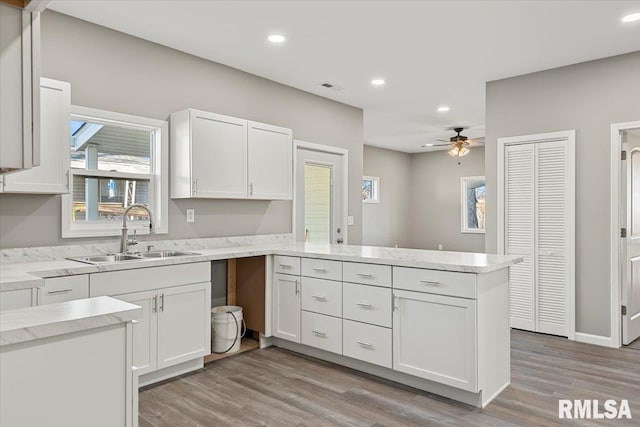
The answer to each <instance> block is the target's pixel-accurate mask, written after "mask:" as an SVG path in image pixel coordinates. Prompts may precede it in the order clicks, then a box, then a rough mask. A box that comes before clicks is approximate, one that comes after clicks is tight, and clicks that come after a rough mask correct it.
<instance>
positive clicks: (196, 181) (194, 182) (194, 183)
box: [193, 179, 198, 194]
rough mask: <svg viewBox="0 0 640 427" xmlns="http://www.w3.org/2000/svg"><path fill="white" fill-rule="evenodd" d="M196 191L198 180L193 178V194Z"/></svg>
mask: <svg viewBox="0 0 640 427" xmlns="http://www.w3.org/2000/svg"><path fill="white" fill-rule="evenodd" d="M197 192H198V180H197V179H194V180H193V194H196V193H197Z"/></svg>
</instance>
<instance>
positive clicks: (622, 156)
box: [620, 150, 627, 160]
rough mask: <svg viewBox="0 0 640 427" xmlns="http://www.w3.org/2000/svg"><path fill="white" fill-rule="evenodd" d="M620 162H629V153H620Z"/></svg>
mask: <svg viewBox="0 0 640 427" xmlns="http://www.w3.org/2000/svg"><path fill="white" fill-rule="evenodd" d="M620 160H627V152H626V151H624V150H622V151H621V152H620Z"/></svg>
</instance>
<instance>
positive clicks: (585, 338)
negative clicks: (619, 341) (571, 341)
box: [575, 332, 618, 348]
mask: <svg viewBox="0 0 640 427" xmlns="http://www.w3.org/2000/svg"><path fill="white" fill-rule="evenodd" d="M575 340H576V341H578V342H582V343H585V344H593V345H599V346H602V347H612V348H618V347H617V346H616V345H615V344H614V343H613V340H612V339H611V337H603V336H602V335H592V334H585V333H584V332H576V338H575Z"/></svg>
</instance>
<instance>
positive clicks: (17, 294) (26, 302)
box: [0, 289, 33, 311]
mask: <svg viewBox="0 0 640 427" xmlns="http://www.w3.org/2000/svg"><path fill="white" fill-rule="evenodd" d="M32 302H33V294H32V291H31V289H15V290H13V291H4V292H0V311H5V310H16V309H19V308H25V307H31V306H32Z"/></svg>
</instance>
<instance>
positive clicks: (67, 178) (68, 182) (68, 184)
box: [64, 171, 70, 190]
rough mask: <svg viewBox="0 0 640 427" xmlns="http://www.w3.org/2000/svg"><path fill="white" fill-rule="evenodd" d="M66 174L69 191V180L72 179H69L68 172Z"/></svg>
mask: <svg viewBox="0 0 640 427" xmlns="http://www.w3.org/2000/svg"><path fill="white" fill-rule="evenodd" d="M64 174H65V175H66V176H67V190H68V189H69V185H70V182H69V179H70V178H69V171H66V172H65V173H64Z"/></svg>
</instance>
